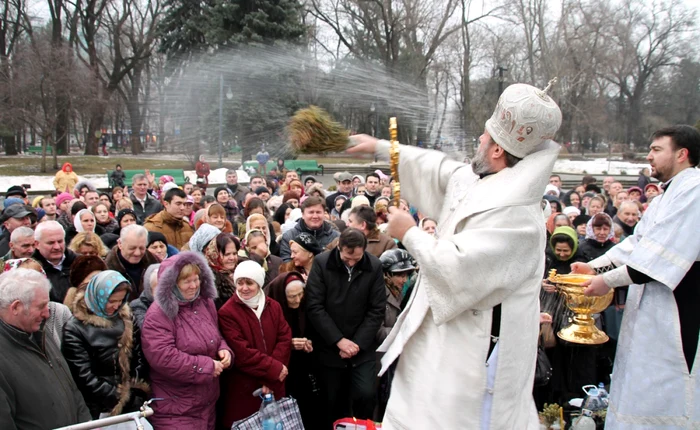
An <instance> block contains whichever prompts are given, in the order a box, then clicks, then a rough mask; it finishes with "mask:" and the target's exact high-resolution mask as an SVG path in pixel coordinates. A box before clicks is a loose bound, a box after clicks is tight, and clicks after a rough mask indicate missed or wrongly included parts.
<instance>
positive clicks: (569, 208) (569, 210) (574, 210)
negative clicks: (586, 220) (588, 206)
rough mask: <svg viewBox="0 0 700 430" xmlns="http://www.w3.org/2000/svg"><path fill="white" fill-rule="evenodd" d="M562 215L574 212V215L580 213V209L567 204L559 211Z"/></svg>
mask: <svg viewBox="0 0 700 430" xmlns="http://www.w3.org/2000/svg"><path fill="white" fill-rule="evenodd" d="M561 212H562V213H563V214H564V215H567V216H568V215H571V214H576V216H579V215H581V211H580V210H579V209H578V208H576V207H573V206H567V207H565V208H564V210H562V211H561Z"/></svg>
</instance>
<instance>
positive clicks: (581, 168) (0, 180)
mask: <svg viewBox="0 0 700 430" xmlns="http://www.w3.org/2000/svg"><path fill="white" fill-rule="evenodd" d="M644 167H649V166H648V165H647V164H636V163H629V162H626V161H608V160H607V159H604V158H600V159H595V160H585V161H573V160H568V159H560V160H557V162H556V163H555V165H554V172H556V173H566V174H581V175H582V174H589V175H606V174H608V175H630V176H637V175H638V174H639V171H640V170H641V169H642V168H644ZM226 170H227V169H226V168H221V169H216V170H212V171H211V174H210V175H209V183H210V184H223V183H226ZM0 173H2V168H1V167H0ZM185 176H186V177H189V178H190V182H192V183H194V182H195V181H196V179H197V176H196V175H195V173H194V170H185ZM78 177H79V178H80V179H87V180H89V181H90V182H92V183H93V184H95V186H96V187H97V188H107V185H108V184H107V174H104V175H85V176H78ZM238 181H239V182H241V183H248V182H249V181H250V179H249V176H248V174H247V173H246V172H245V171H243V170H238ZM21 184H31V186H32V188H31V189H32V191H34V192H36V191H48V190H53V176H2V175H0V193H4V192H5V190H7V189H8V188H9V187H11V186H12V185H21Z"/></svg>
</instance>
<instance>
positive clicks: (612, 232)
mask: <svg viewBox="0 0 700 430" xmlns="http://www.w3.org/2000/svg"><path fill="white" fill-rule="evenodd" d="M598 215H605V217H606V218H608V221H610V233H608V237H606V238H605V241H606V242H607V241H608V240H612V239H613V238H614V237H615V229H614V228H613V227H614V223H613V220H612V218H610V215H608V214H606V213H605V212H601V213H600V214H598ZM596 216H597V215H596ZM593 218H595V217H591V219H589V220H588V222H587V223H586V239H591V240H595V241H597V240H598V239H596V237H595V233H593Z"/></svg>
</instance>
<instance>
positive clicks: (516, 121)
mask: <svg viewBox="0 0 700 430" xmlns="http://www.w3.org/2000/svg"><path fill="white" fill-rule="evenodd" d="M546 91H547V90H544V91H542V90H539V89H537V88H535V87H533V86H532V85H527V84H513V85H511V86H509V87H508V88H506V89H505V91H503V94H501V97H500V98H499V99H498V104H497V105H496V109H495V110H494V111H493V115H492V116H491V118H490V119H489V120H488V121H486V130H487V131H488V132H489V134H490V135H491V138H492V139H493V140H494V141H495V142H496V143H497V144H498V145H499V146H501V147H502V148H503V149H505V150H506V151H507V152H508V153H509V154H512V155H514V156H516V157H518V158H524V157H525V156H526V155H528V154H530V153H531V152H533V151H534V150H535V148H537V147H538V146H539V145H540V144H542V143H544V142H546V141H548V140H551V139H554V135H555V134H556V133H557V130H559V126H560V125H561V119H562V117H561V110H559V106H557V104H556V103H555V102H554V100H552V98H551V97H549V96H548V95H547V92H546Z"/></svg>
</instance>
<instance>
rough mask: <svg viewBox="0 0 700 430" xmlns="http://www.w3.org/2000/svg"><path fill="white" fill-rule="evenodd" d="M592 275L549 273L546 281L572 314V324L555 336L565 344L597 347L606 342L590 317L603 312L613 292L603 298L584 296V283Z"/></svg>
mask: <svg viewBox="0 0 700 430" xmlns="http://www.w3.org/2000/svg"><path fill="white" fill-rule="evenodd" d="M591 278H593V275H581V274H570V275H558V274H557V272H556V270H552V271H550V272H549V277H548V280H549V282H551V283H552V284H554V285H555V286H556V287H557V290H559V293H560V294H562V295H563V296H564V297H565V298H566V307H568V308H569V309H571V312H573V313H574V317H573V322H572V323H571V325H569V326H568V327H565V328H563V329H561V330H559V333H557V336H559V337H560V338H561V339H564V340H565V341H567V342H572V343H579V344H583V345H599V344H601V343H605V342H607V341H608V339H609V338H608V335H606V334H605V332H603V331H602V330H600V329H598V327H596V326H595V321H594V319H593V317H592V316H591V315H593V314H597V313H600V312H603V311H604V310H605V309H606V308H607V307H608V306H610V303H611V302H612V299H613V290H612V289H611V290H610V291H608V292H607V294H605V295H603V296H584V295H583V291H584V290H585V289H586V287H584V286H582V285H581V284H583V283H584V282H585V281H588V280H589V279H591Z"/></svg>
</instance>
